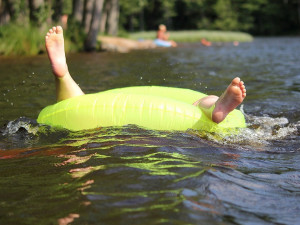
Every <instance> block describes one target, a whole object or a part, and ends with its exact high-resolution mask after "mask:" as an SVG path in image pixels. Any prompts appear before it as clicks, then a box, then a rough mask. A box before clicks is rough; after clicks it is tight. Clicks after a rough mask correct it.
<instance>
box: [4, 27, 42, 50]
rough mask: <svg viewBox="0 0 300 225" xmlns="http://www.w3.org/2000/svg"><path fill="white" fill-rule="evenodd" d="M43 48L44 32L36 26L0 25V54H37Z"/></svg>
mask: <svg viewBox="0 0 300 225" xmlns="http://www.w3.org/2000/svg"><path fill="white" fill-rule="evenodd" d="M42 48H44V34H41V32H40V31H39V29H38V28H35V27H32V26H28V27H24V26H21V25H7V26H1V27H0V54H1V55H37V54H38V53H39V52H40V51H41V50H42Z"/></svg>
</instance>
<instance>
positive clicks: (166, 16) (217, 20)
mask: <svg viewBox="0 0 300 225" xmlns="http://www.w3.org/2000/svg"><path fill="white" fill-rule="evenodd" d="M11 23H13V24H21V25H22V26H24V27H26V26H27V25H31V26H36V27H39V29H41V30H43V29H46V28H48V27H49V26H51V24H56V23H62V24H64V26H67V27H68V29H70V30H72V31H73V32H72V33H73V37H72V38H73V39H74V40H76V38H79V37H80V38H81V37H83V38H84V40H85V42H84V43H85V44H84V46H85V49H87V50H90V49H94V48H95V46H96V42H97V35H98V33H99V32H101V33H106V34H109V35H118V33H119V34H120V33H125V32H134V31H144V30H155V29H157V26H158V25H159V24H166V25H167V27H168V28H169V29H171V30H198V29H206V30H212V29H213V30H230V31H244V32H248V33H251V34H254V35H282V34H299V31H300V0H167V1H166V0H0V26H4V25H9V24H11ZM70 33H71V32H70Z"/></svg>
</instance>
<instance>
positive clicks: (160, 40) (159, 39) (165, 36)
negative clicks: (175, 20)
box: [154, 24, 177, 47]
mask: <svg viewBox="0 0 300 225" xmlns="http://www.w3.org/2000/svg"><path fill="white" fill-rule="evenodd" d="M169 36H170V34H169V33H167V27H166V26H165V25H164V24H161V25H159V26H158V31H157V34H156V39H155V41H154V42H155V43H156V45H158V46H161V47H176V46H177V43H176V42H175V41H172V40H169Z"/></svg>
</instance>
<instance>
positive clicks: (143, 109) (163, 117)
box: [37, 86, 246, 133]
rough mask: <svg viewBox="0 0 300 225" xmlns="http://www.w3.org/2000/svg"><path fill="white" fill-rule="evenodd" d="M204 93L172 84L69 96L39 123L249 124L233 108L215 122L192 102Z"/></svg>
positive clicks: (217, 127)
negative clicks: (221, 119)
mask: <svg viewBox="0 0 300 225" xmlns="http://www.w3.org/2000/svg"><path fill="white" fill-rule="evenodd" d="M204 96H206V95H205V94H203V93H200V92H197V91H193V90H189V89H182V88H172V87H157V86H143V87H128V88H119V89H113V90H109V91H104V92H99V93H96V94H86V95H82V96H78V97H74V98H70V99H67V100H64V101H61V102H58V103H56V104H54V105H50V106H47V107H46V108H44V109H43V110H42V111H41V112H40V114H39V116H38V119H37V121H38V123H41V124H46V125H51V126H56V127H63V128H67V129H69V130H73V131H76V130H84V129H93V128H97V127H107V126H123V125H127V124H136V125H138V126H141V127H144V128H147V129H153V130H181V131H185V130H187V129H195V130H205V131H209V132H223V133H224V132H226V131H228V129H232V128H244V127H246V123H245V118H244V115H243V114H242V113H241V112H240V111H239V110H234V111H232V112H231V113H230V114H229V115H228V116H227V117H226V119H225V120H224V121H223V122H221V123H219V124H216V123H214V122H212V121H211V120H210V119H209V118H207V116H206V115H205V114H204V113H202V111H201V109H200V108H198V107H196V106H193V105H192V104H193V103H194V102H195V101H197V100H198V99H199V98H202V97H204Z"/></svg>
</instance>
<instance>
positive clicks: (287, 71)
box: [0, 38, 300, 224]
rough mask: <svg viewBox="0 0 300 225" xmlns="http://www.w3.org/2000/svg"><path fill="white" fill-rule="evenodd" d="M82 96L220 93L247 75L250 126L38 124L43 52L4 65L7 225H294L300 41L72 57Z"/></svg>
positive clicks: (49, 93)
mask: <svg viewBox="0 0 300 225" xmlns="http://www.w3.org/2000/svg"><path fill="white" fill-rule="evenodd" d="M67 60H68V64H69V70H70V72H71V74H72V75H73V77H74V79H75V80H76V81H77V82H78V83H79V84H80V86H81V87H82V89H83V90H84V91H85V92H86V93H93V92H98V91H103V90H107V89H111V88H117V87H125V86H136V85H161V86H172V87H183V88H190V89H193V90H198V91H201V92H204V93H207V94H217V95H220V94H221V93H222V91H223V90H224V89H225V88H226V87H227V85H228V84H229V82H230V81H231V79H232V78H233V77H235V76H240V77H241V78H242V79H243V80H244V81H245V84H246V86H247V98H246V100H245V101H244V103H243V105H242V106H241V110H242V111H243V112H244V113H245V115H246V119H247V124H248V127H247V128H246V129H243V130H242V131H241V132H240V133H239V134H238V135H231V136H227V137H221V136H218V135H217V134H210V133H206V132H202V131H193V130H187V131H186V132H171V131H167V132H166V131H165V132H163V131H155V130H146V129H143V128H142V127H138V126H134V125H128V126H124V127H107V128H99V129H95V130H88V131H80V132H70V131H68V130H61V129H56V128H51V127H47V126H39V125H38V124H36V122H35V119H36V118H37V116H38V113H39V111H40V110H41V109H42V108H43V107H45V106H47V105H49V104H53V103H55V87H54V79H53V76H52V74H51V71H50V66H49V62H48V59H47V56H46V55H40V56H36V57H0V77H1V83H0V110H1V111H0V125H1V128H0V224H67V223H68V222H72V224H299V223H300V147H299V146H300V104H299V99H300V38H257V39H255V41H254V42H252V43H241V44H240V45H239V46H233V45H232V44H223V45H214V46H213V47H203V46H201V45H200V44H182V45H181V46H179V47H178V48H174V49H153V50H148V51H134V52H130V53H127V54H118V53H92V54H86V53H80V54H70V55H68V56H67Z"/></svg>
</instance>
